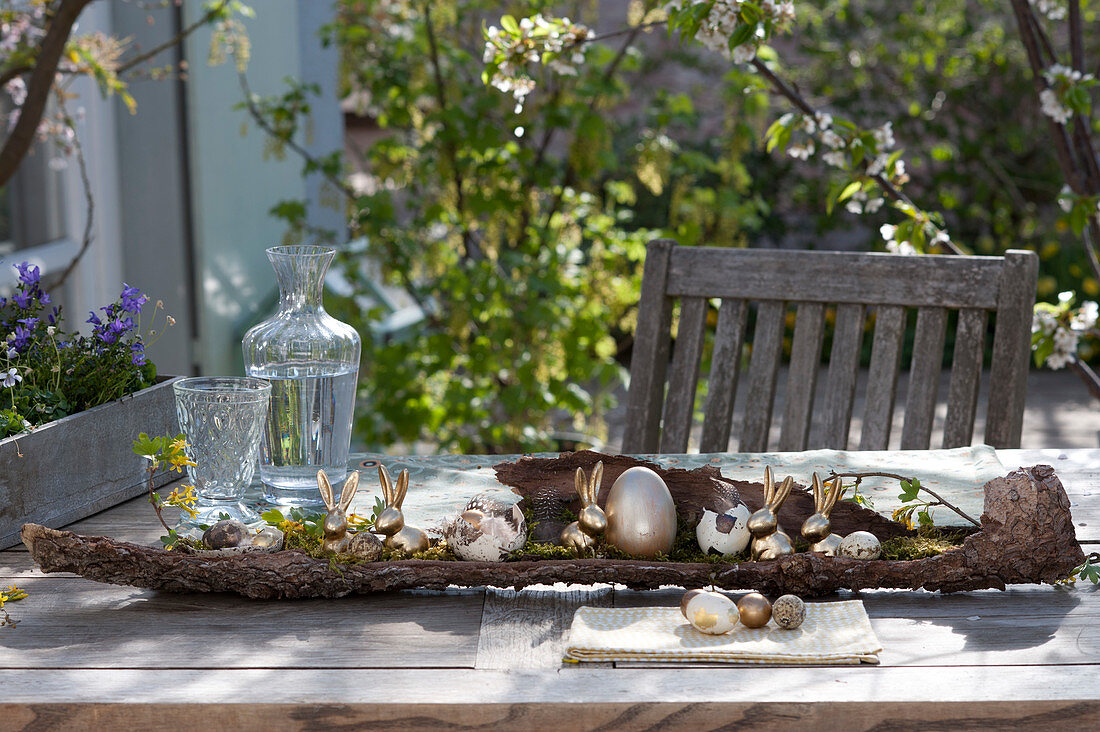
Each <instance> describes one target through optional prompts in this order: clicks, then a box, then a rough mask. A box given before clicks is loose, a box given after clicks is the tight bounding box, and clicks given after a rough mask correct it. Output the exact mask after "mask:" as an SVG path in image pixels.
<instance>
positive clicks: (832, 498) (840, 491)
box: [825, 476, 845, 511]
mask: <svg viewBox="0 0 1100 732" xmlns="http://www.w3.org/2000/svg"><path fill="white" fill-rule="evenodd" d="M844 490H845V489H844V483H843V482H841V479H840V477H839V476H838V477H837V478H836V479H835V480H833V484H832V486H831V487H830V488H829V498H828V500H827V502H826V504H825V506H826V508H825V510H826V511H832V510H833V508H834V507H835V506H836V502H837V501H839V500H840V499H841V498H843V497H844Z"/></svg>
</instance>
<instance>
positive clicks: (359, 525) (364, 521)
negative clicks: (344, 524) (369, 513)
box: [348, 513, 374, 530]
mask: <svg viewBox="0 0 1100 732" xmlns="http://www.w3.org/2000/svg"><path fill="white" fill-rule="evenodd" d="M373 525H374V519H369V518H364V517H362V516H360V515H359V514H357V513H353V514H351V515H350V516H348V526H350V527H351V528H353V529H358V530H363V529H369V528H370V527H371V526H373Z"/></svg>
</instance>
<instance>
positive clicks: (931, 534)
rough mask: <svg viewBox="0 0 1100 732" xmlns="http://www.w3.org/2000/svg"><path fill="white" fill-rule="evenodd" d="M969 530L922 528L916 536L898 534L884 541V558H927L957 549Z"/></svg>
mask: <svg viewBox="0 0 1100 732" xmlns="http://www.w3.org/2000/svg"><path fill="white" fill-rule="evenodd" d="M968 533H969V532H966V531H960V530H954V529H921V530H920V531H919V532H918V533H917V535H916V536H897V537H894V538H893V539H887V540H886V541H884V542H882V557H881V558H882V559H902V560H911V559H925V558H927V557H934V556H936V555H938V554H943V553H944V552H949V551H951V550H952V549H957V548H958V547H959V546H960V545H961V544H962V542H963V540H964V539H965V538H966V537H967V534H968Z"/></svg>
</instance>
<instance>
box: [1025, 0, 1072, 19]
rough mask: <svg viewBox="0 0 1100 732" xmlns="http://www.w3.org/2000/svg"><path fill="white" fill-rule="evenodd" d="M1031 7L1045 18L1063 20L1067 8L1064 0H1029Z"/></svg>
mask: <svg viewBox="0 0 1100 732" xmlns="http://www.w3.org/2000/svg"><path fill="white" fill-rule="evenodd" d="M1030 2H1031V7H1033V8H1035V10H1036V11H1038V12H1039V14H1040V15H1044V16H1046V18H1047V20H1064V19H1065V17H1066V12H1067V8H1066V5H1065V2H1064V0H1030Z"/></svg>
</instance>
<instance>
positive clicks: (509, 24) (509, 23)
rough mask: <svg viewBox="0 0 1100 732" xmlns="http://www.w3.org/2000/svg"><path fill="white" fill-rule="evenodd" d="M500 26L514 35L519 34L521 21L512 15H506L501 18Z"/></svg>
mask: <svg viewBox="0 0 1100 732" xmlns="http://www.w3.org/2000/svg"><path fill="white" fill-rule="evenodd" d="M500 27H501V28H503V29H504V30H506V31H508V32H509V33H511V34H513V35H519V23H517V22H516V19H515V18H513V17H512V16H511V15H505V16H503V17H502V18H501V19H500Z"/></svg>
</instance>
